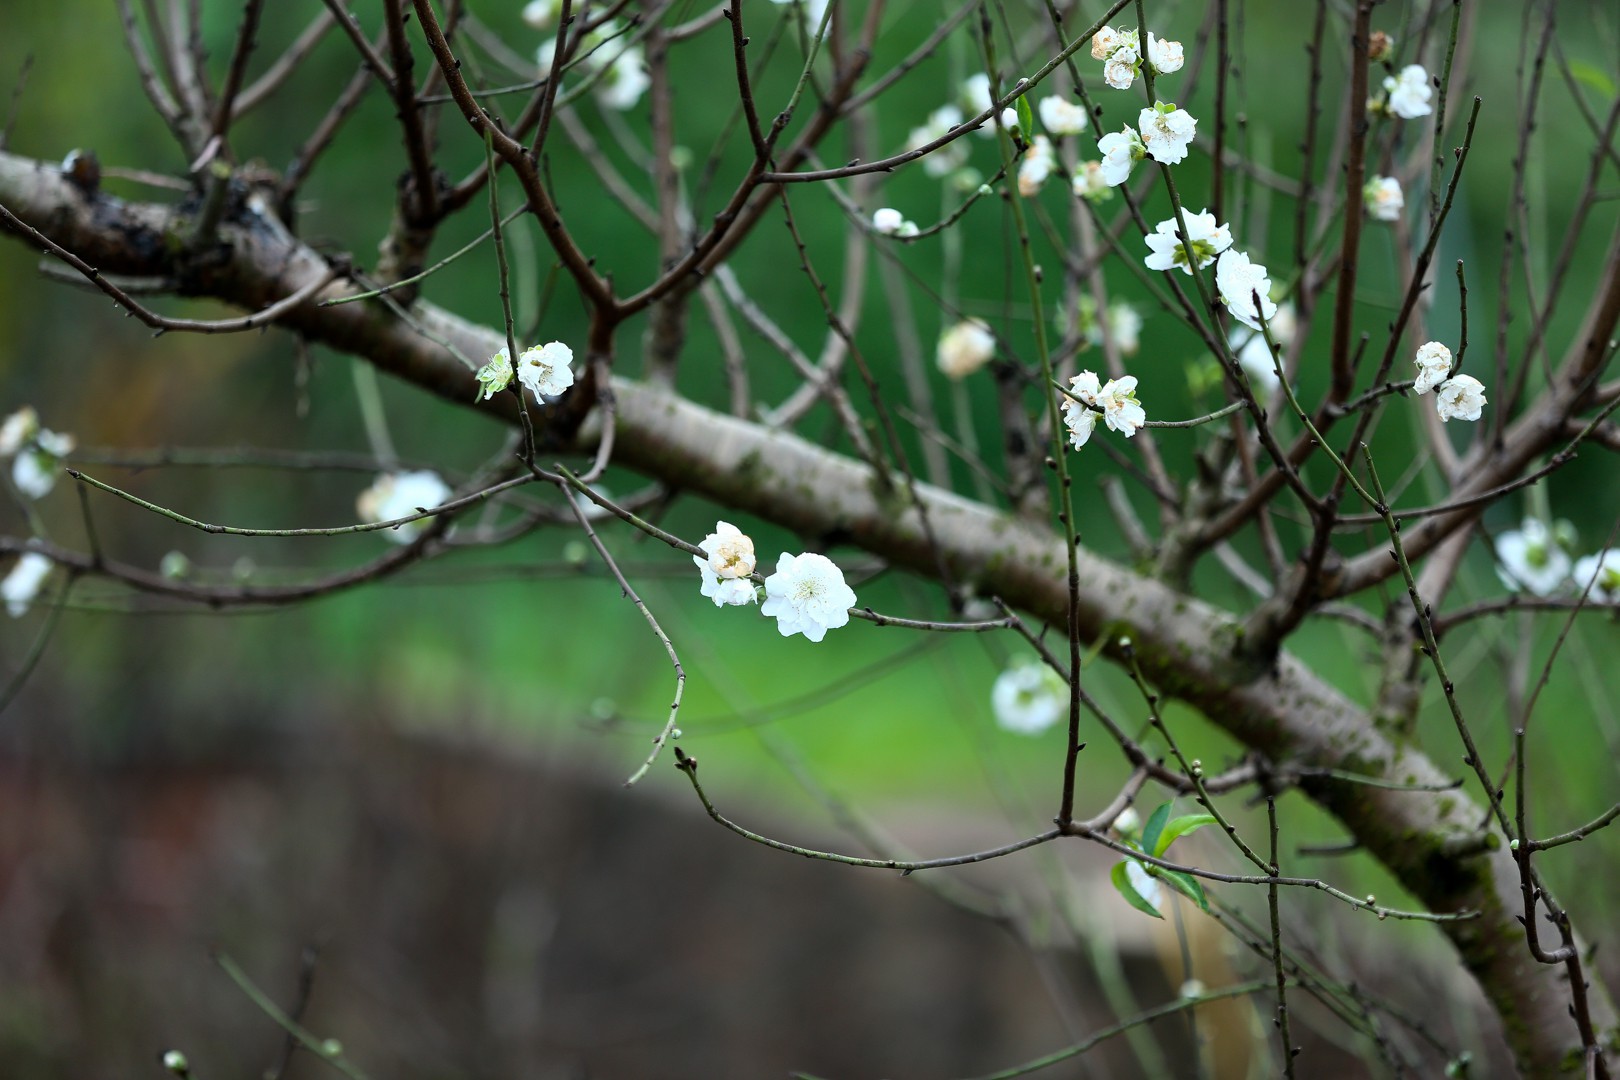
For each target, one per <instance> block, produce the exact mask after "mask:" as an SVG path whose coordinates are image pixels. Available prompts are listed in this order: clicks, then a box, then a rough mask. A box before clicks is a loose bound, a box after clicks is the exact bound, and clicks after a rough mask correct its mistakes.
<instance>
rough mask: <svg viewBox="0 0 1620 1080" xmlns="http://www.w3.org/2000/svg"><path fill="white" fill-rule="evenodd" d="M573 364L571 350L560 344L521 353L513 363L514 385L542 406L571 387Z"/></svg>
mask: <svg viewBox="0 0 1620 1080" xmlns="http://www.w3.org/2000/svg"><path fill="white" fill-rule="evenodd" d="M573 362H574V350H573V349H570V348H569V347H568V346H567V345H564V344H563V343H562V342H560V341H548V342H547V343H546V344H544V345H540V346H537V347H535V348H533V349H524V350H523V355H522V356H519V357H518V362H517V371H518V382H520V383H522V384H523V385H524V386H526V387H528V388H529V392H530V393H532V394H533V395H534V396H535V398H536V399H537V400H540V401H542V402H543V401H544V400H545V398H547V397H556V396H557V395H558V394H560V393H562V392H563V391H564V390H567V389H568V388H569V387H570V386H573V385H574V369H573V368H571V367H570V366H569V365H570V364H572V363H573Z"/></svg>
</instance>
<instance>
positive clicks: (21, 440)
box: [0, 405, 39, 457]
mask: <svg viewBox="0 0 1620 1080" xmlns="http://www.w3.org/2000/svg"><path fill="white" fill-rule="evenodd" d="M38 431H39V414H38V413H37V412H35V411H34V408H33V406H32V405H24V406H23V407H22V408H20V409H18V410H17V411H16V412H14V413H12V414H11V415H10V416H8V417H6V420H5V423H3V424H0V457H10V456H11V455H12V454H15V453H16V452H17V451H19V450H21V449H22V448H23V446H24V445H25V444H26V443H27V442H28V441H29V440H30V439H32V438H33V437H34V435H35V434H36V433H37V432H38Z"/></svg>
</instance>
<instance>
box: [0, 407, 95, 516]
mask: <svg viewBox="0 0 1620 1080" xmlns="http://www.w3.org/2000/svg"><path fill="white" fill-rule="evenodd" d="M76 445H77V443H75V441H74V439H73V436H71V435H63V434H59V433H57V432H55V431H48V430H46V429H45V428H42V427H40V426H39V414H38V413H36V412H35V411H34V410H33V408H32V407H31V406H28V405H24V406H23V407H22V408H20V409H18V410H17V411H16V412H14V413H12V414H11V415H10V416H8V417H6V419H5V422H4V423H3V424H0V460H3V459H5V458H11V482H12V483H13V484H15V485H16V486H17V490H18V491H20V492H21V493H22V494H23V495H24V496H25V497H26V498H29V499H43V498H44V497H45V496H47V495H49V494H50V493H51V489H52V488H54V487H55V486H56V480H57V477H59V476H61V474H62V461H63V459H64V458H66V457H67V456H68V455H69V454H71V453H73V448H74V446H76Z"/></svg>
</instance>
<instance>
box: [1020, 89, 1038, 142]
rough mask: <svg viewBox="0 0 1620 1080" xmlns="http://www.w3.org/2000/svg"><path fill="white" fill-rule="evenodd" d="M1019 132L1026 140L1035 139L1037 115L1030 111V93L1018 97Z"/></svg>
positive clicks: (1032, 140)
mask: <svg viewBox="0 0 1620 1080" xmlns="http://www.w3.org/2000/svg"><path fill="white" fill-rule="evenodd" d="M1017 105H1018V133H1019V134H1020V135H1022V136H1023V137H1024V141H1025V142H1034V141H1035V117H1034V115H1033V114H1031V113H1030V111H1029V95H1028V94H1025V95H1024V96H1023V97H1021V98H1019V99H1018V102H1017Z"/></svg>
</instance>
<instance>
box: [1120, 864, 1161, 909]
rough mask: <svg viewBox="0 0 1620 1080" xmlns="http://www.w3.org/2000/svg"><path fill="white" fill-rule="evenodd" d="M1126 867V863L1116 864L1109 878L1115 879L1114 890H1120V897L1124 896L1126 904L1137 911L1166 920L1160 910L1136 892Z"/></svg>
mask: <svg viewBox="0 0 1620 1080" xmlns="http://www.w3.org/2000/svg"><path fill="white" fill-rule="evenodd" d="M1125 865H1126V864H1125V863H1124V862H1117V863H1115V864H1114V869H1113V872H1112V873H1110V874H1109V877H1111V878H1112V879H1113V882H1114V888H1116V889H1118V890H1119V895H1121V896H1123V897H1124V898H1125V902H1126V903H1127V904H1129V905H1131V907H1133V908H1135V909H1136V910H1137V911H1140V912H1144V913H1145V914H1148V915H1151V916H1153V917H1154V918H1155V919H1162V918H1164V916H1163V915H1160V914H1159V909H1158V908H1156V907H1154V906H1153V905H1152V904H1150V903H1148V902H1147V900H1146V899H1144V898H1143V896H1142V894H1141V893H1139V892H1137V891H1136V886H1135V885H1132V884H1131V879H1130V875H1129V874H1127V873H1126V872H1125Z"/></svg>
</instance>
